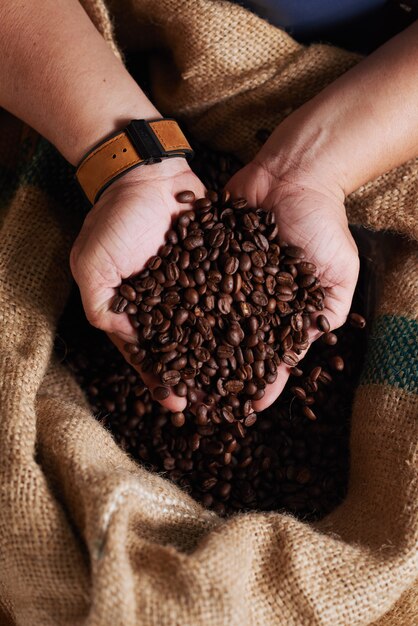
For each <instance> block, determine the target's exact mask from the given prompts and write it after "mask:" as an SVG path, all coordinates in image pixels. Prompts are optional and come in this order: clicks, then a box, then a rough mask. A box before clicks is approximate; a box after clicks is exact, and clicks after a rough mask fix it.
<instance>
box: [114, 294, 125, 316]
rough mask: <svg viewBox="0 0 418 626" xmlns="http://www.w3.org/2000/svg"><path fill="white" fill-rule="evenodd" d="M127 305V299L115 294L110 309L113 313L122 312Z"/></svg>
mask: <svg viewBox="0 0 418 626" xmlns="http://www.w3.org/2000/svg"><path fill="white" fill-rule="evenodd" d="M127 306H128V301H127V299H126V298H124V297H123V296H119V295H117V296H115V297H114V299H113V301H112V306H111V309H112V311H113V313H123V312H124V311H125V309H126V307H127Z"/></svg>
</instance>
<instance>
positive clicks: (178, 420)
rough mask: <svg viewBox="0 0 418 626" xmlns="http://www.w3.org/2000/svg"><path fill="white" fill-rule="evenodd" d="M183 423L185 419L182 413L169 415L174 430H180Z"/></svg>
mask: <svg viewBox="0 0 418 626" xmlns="http://www.w3.org/2000/svg"><path fill="white" fill-rule="evenodd" d="M185 422H186V418H185V415H184V413H181V412H177V413H172V414H171V423H172V424H173V426H175V427H176V428H181V427H182V426H184V424H185Z"/></svg>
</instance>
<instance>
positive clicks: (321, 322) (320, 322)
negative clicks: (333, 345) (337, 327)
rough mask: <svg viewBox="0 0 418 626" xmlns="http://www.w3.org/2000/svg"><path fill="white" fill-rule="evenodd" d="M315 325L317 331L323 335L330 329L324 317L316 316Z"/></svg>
mask: <svg viewBox="0 0 418 626" xmlns="http://www.w3.org/2000/svg"><path fill="white" fill-rule="evenodd" d="M316 325H317V327H318V329H319V330H322V332H324V333H329V331H330V329H331V326H330V324H329V321H328V319H327V318H326V317H325V315H318V317H317V318H316Z"/></svg>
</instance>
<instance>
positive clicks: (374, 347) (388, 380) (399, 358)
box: [361, 315, 418, 393]
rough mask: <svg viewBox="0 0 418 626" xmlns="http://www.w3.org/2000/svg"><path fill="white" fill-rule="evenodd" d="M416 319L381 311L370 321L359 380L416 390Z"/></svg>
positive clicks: (417, 370)
mask: <svg viewBox="0 0 418 626" xmlns="http://www.w3.org/2000/svg"><path fill="white" fill-rule="evenodd" d="M417 340H418V322H417V321H416V320H411V319H408V318H406V317H398V316H395V315H382V317H379V318H377V319H376V320H375V322H374V323H373V329H372V333H371V335H370V338H369V343H368V350H367V355H366V362H365V365H364V369H363V374H362V377H361V384H362V385H367V384H379V385H390V386H392V387H399V388H400V389H405V390H406V391H410V392H415V393H416V392H417V391H418V341H417Z"/></svg>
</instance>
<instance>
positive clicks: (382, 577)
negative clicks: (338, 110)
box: [0, 0, 418, 626]
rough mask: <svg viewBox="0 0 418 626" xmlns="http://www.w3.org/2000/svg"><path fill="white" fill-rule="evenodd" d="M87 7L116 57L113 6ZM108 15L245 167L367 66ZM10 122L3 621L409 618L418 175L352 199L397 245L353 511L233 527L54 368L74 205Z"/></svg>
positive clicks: (2, 287) (170, 6)
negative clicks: (299, 112)
mask: <svg viewBox="0 0 418 626" xmlns="http://www.w3.org/2000/svg"><path fill="white" fill-rule="evenodd" d="M86 7H87V9H88V11H89V14H90V15H91V17H92V19H94V20H95V23H96V25H97V27H98V28H99V29H100V30H101V32H102V33H104V35H105V36H106V37H107V38H108V40H109V43H112V42H111V41H110V39H111V29H110V23H109V19H108V16H107V13H106V11H105V9H104V7H103V5H102V4H101V2H100V0H86ZM112 10H113V11H114V13H115V15H116V17H117V23H118V24H120V31H118V32H119V35H120V40H121V42H122V44H123V46H131V47H132V45H133V44H137V43H138V42H140V43H141V46H142V47H147V46H152V47H153V48H155V49H156V52H155V54H154V55H153V58H154V59H155V63H154V66H153V68H152V76H153V78H154V81H153V88H154V92H155V99H156V102H157V104H158V106H159V107H160V108H161V110H162V111H163V112H164V113H170V114H174V115H178V116H179V117H181V118H183V119H184V120H186V121H187V123H188V125H189V128H190V129H191V130H192V132H193V134H194V135H195V136H196V137H197V138H198V139H200V140H204V141H210V142H211V143H212V145H214V146H216V147H218V148H222V149H225V150H228V151H235V152H236V153H237V154H238V155H239V156H241V157H242V158H246V159H248V158H249V157H250V156H251V155H252V154H253V153H254V150H255V149H256V143H255V139H254V131H255V130H256V129H257V128H259V127H260V126H264V127H268V128H273V126H274V125H275V124H276V123H277V122H278V121H279V120H280V119H281V118H282V117H283V116H284V115H285V114H286V113H287V112H288V111H289V110H290V109H292V108H294V107H297V106H298V105H299V104H300V103H301V102H303V101H304V100H306V99H307V98H309V97H310V96H312V94H313V93H315V91H317V90H318V89H320V88H321V87H323V86H324V85H325V84H327V83H328V82H329V81H331V80H333V78H334V77H336V76H337V75H338V74H340V73H341V72H343V71H344V70H345V69H347V68H348V67H349V66H350V65H351V64H353V63H354V62H356V60H357V59H356V58H355V57H354V56H353V55H349V54H346V53H344V52H342V51H339V50H336V49H332V48H329V47H325V46H312V47H310V48H303V47H301V46H299V45H298V44H296V43H295V42H293V41H292V40H291V39H290V38H289V37H288V36H287V35H285V34H284V33H282V32H280V31H279V30H277V29H275V28H273V27H272V26H269V25H268V24H267V23H266V22H263V21H262V20H261V19H259V18H257V17H256V16H254V15H252V14H250V13H247V12H246V11H244V10H243V9H242V8H241V7H239V6H237V5H230V4H228V3H226V2H220V1H215V0H194V1H193V2H187V1H186V0H159V2H155V0H153V2H150V1H148V0H131V1H130V2H122V1H121V0H120V1H119V2H115V3H114V5H113V7H112ZM238 120H239V123H238ZM0 126H1V132H0V141H1V144H0V207H1V209H0V215H1V219H0V228H1V235H0V236H1V245H0V272H1V281H0V316H1V322H2V324H1V329H2V332H1V336H0V380H1V385H0V407H1V418H0V473H1V475H0V503H1V507H0V622H1V624H17V625H20V626H50V625H54V626H57V625H59V626H63V625H66V624H68V625H71V626H76V625H83V626H87V625H89V626H96V625H97V626H98V625H100V626H103V625H109V626H117V625H120V626H122V625H123V626H133V625H136V624H141V625H144V626H148V625H153V626H172V625H173V624H179V625H180V624H181V625H182V626H183V625H187V626H200V625H202V626H203V625H205V626H215V625H216V626H224V625H228V626H233V625H239V626H244V625H250V624H251V625H254V626H255V625H257V626H265V625H283V626H301V625H302V626H305V625H314V624H318V625H321V626H328V625H329V626H338V625H344V626H345V625H349V626H357V625H358V626H360V625H366V624H367V625H370V624H372V623H373V624H375V625H376V624H379V625H380V626H382V625H383V624H384V625H385V626H388V625H394V624H396V625H400V626H406V625H411V626H412V624H415V623H416V622H417V603H416V593H415V592H414V590H413V583H414V580H415V579H416V577H417V575H418V552H417V500H416V495H417V494H416V483H417V481H416V477H417V465H416V441H417V421H416V418H417V410H416V407H417V403H416V395H414V394H416V391H417V378H416V370H415V369H414V368H415V366H416V363H415V362H414V350H415V345H416V344H415V341H416V337H417V311H418V306H417V304H418V303H417V299H418V298H417V296H418V289H417V284H416V267H417V264H416V257H417V255H416V241H414V240H415V239H416V238H417V221H416V216H415V215H414V212H415V211H416V208H417V204H418V202H417V180H418V163H417V162H416V161H413V162H410V163H408V164H406V165H405V166H403V167H402V168H399V169H398V170H396V171H395V172H392V173H390V174H388V175H386V176H384V177H382V178H381V179H379V180H378V181H375V182H373V183H370V184H369V185H366V186H365V187H364V188H362V189H361V190H359V191H358V192H356V193H355V194H353V196H352V197H351V198H350V199H349V202H348V207H349V213H350V216H351V218H352V219H353V220H354V221H357V222H360V223H363V224H367V225H369V226H373V227H375V228H379V229H391V230H394V231H397V232H398V233H402V234H403V235H404V237H402V238H399V239H398V241H397V244H396V245H395V246H394V247H393V248H392V249H391V252H390V254H389V252H388V258H387V269H386V272H385V277H384V289H383V293H382V297H381V301H380V303H379V305H378V312H377V317H376V320H375V323H374V330H373V335H372V338H371V341H370V345H369V347H368V355H367V362H366V366H365V371H364V373H363V377H362V384H361V385H360V387H359V389H358V391H357V395H356V400H355V406H354V411H353V417H352V435H351V475H350V485H349V492H348V496H347V498H346V500H345V502H344V503H343V504H342V505H341V506H340V507H339V508H338V509H337V510H336V511H334V512H333V513H332V514H331V515H329V516H328V517H327V518H326V519H324V520H323V521H321V522H319V523H316V524H307V523H304V522H302V521H298V520H296V519H294V518H292V517H291V516H288V515H281V514H277V513H271V514H266V513H263V514H261V513H260V514H255V513H254V514H247V515H239V516H236V517H234V518H231V519H228V520H222V519H220V518H218V517H217V516H216V515H215V514H213V513H209V512H207V511H204V510H203V509H202V508H201V507H200V506H199V505H198V504H196V503H195V502H194V501H192V500H191V499H190V498H189V497H188V496H187V495H185V494H184V493H182V492H181V491H179V490H178V489H177V488H176V487H175V486H174V485H172V484H170V483H168V482H167V481H166V480H165V479H164V478H162V477H161V476H157V475H151V474H149V473H148V472H147V471H145V470H144V469H142V468H141V467H139V466H138V465H136V464H135V463H134V462H133V461H132V460H130V459H129V458H128V457H127V456H126V455H125V454H124V453H123V452H122V451H121V450H120V449H119V448H118V447H117V446H116V444H115V443H114V442H113V441H112V439H111V438H110V436H109V434H108V433H107V432H106V431H104V430H103V428H102V427H101V426H100V424H99V423H98V422H96V421H95V420H94V418H93V416H92V415H91V414H90V412H89V409H88V407H87V406H86V402H85V400H84V398H83V396H82V393H81V391H80V390H79V389H78V387H77V385H76V384H75V382H74V380H73V379H72V377H71V375H70V373H69V372H68V371H67V370H66V369H65V368H64V367H63V366H62V365H60V364H59V363H57V362H56V360H55V359H54V357H53V356H52V347H53V340H54V335H55V328H56V323H57V319H58V317H59V315H60V313H61V311H62V308H63V306H64V304H65V300H66V297H67V295H68V292H69V287H70V272H69V268H68V254H69V250H70V246H71V242H72V240H73V238H74V236H75V233H76V232H77V229H78V228H79V227H80V223H81V219H82V212H81V209H80V203H79V196H78V195H77V191H76V189H75V188H74V185H73V183H72V181H71V172H70V171H69V168H68V167H67V166H66V165H65V163H64V161H63V159H61V158H60V157H59V155H57V153H56V151H55V150H54V149H53V148H52V147H51V146H50V145H48V143H47V142H45V141H44V140H40V141H39V140H38V138H37V137H36V135H35V134H34V133H32V132H27V130H25V132H24V133H23V135H21V125H20V124H19V123H18V122H17V121H16V120H13V119H12V118H11V117H10V116H9V115H7V114H5V113H3V114H2V115H1V117H0ZM405 235H408V237H409V238H410V240H411V241H409V242H407V240H406V237H405ZM414 375H415V378H414ZM336 419H338V416H336ZM380 618H382V619H380Z"/></svg>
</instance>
